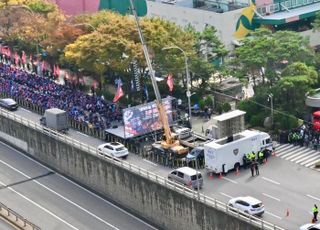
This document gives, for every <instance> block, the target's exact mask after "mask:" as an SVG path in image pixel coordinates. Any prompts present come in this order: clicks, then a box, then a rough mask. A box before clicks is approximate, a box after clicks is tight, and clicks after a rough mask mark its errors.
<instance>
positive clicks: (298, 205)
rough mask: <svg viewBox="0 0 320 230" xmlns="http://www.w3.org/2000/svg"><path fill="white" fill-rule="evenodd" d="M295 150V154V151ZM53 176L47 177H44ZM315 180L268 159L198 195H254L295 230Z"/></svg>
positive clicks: (160, 169) (211, 182) (305, 214)
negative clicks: (255, 170) (253, 170)
mask: <svg viewBox="0 0 320 230" xmlns="http://www.w3.org/2000/svg"><path fill="white" fill-rule="evenodd" d="M15 114H17V115H21V116H23V117H24V118H27V119H30V120H32V121H34V122H38V121H39V118H40V116H38V115H36V114H34V113H31V112H30V111H27V110H24V109H21V108H19V110H18V111H16V112H15ZM68 135H69V136H70V137H72V138H74V139H76V140H78V141H81V142H83V143H86V144H89V145H91V146H94V147H96V146H98V145H99V144H101V143H103V141H102V140H98V139H95V138H92V137H89V136H87V135H84V134H81V133H79V132H77V131H75V130H70V132H69V133H68ZM296 151H297V153H299V149H298V150H296ZM301 151H302V150H301ZM127 161H129V162H130V163H132V164H135V165H137V166H140V167H142V168H144V169H146V170H149V171H151V172H153V173H156V174H158V175H159V176H163V177H166V176H167V175H168V173H169V172H170V170H171V169H170V168H167V167H164V166H161V165H158V164H155V163H153V162H150V161H148V160H146V159H141V157H140V156H137V155H134V154H131V155H130V156H129V158H128V160H127ZM0 163H1V162H0ZM202 173H203V175H205V174H206V173H205V170H202ZM55 176H56V175H50V176H48V177H47V178H51V177H55ZM318 178H319V172H317V171H314V170H311V169H309V168H306V167H304V166H302V165H299V164H295V163H294V162H290V161H285V160H283V159H281V158H278V157H271V158H269V161H268V163H267V164H265V165H263V166H261V167H260V176H257V177H251V173H250V172H249V170H244V169H241V170H240V174H235V173H234V172H233V173H229V174H228V175H227V176H225V177H222V178H219V177H217V176H214V178H213V179H212V178H209V177H205V178H204V188H203V189H202V190H201V191H200V192H201V193H204V194H206V195H208V196H211V197H214V198H217V199H218V200H220V201H223V202H227V201H228V200H229V199H230V198H231V197H237V196H246V195H250V196H254V197H256V198H258V199H260V200H262V201H263V203H264V205H265V209H266V212H265V214H264V216H263V217H262V218H263V219H265V220H267V221H268V222H271V223H274V224H276V225H278V226H280V227H282V228H284V229H298V227H299V226H300V225H302V224H304V223H307V222H310V220H311V217H312V215H311V208H312V206H313V204H314V203H319V201H320V194H319V191H320V185H319V183H316V181H317V180H318ZM0 179H1V178H0ZM75 192H76V191H75ZM0 201H1V200H0ZM100 224H101V223H100Z"/></svg>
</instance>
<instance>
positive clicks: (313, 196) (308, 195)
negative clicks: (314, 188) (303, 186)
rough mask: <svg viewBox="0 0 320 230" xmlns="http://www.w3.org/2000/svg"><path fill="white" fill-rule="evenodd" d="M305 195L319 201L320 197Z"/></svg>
mask: <svg viewBox="0 0 320 230" xmlns="http://www.w3.org/2000/svg"><path fill="white" fill-rule="evenodd" d="M307 197H309V198H312V199H314V200H317V201H320V198H317V197H315V196H311V195H309V194H307Z"/></svg>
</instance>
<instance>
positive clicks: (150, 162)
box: [143, 159, 158, 166]
mask: <svg viewBox="0 0 320 230" xmlns="http://www.w3.org/2000/svg"><path fill="white" fill-rule="evenodd" d="M143 161H145V162H148V163H149V164H152V165H154V166H158V165H157V164H156V163H154V162H152V161H149V160H147V159H143Z"/></svg>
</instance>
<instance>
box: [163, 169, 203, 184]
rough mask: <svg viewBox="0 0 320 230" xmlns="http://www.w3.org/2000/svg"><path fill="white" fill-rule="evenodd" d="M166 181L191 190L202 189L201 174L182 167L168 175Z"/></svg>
mask: <svg viewBox="0 0 320 230" xmlns="http://www.w3.org/2000/svg"><path fill="white" fill-rule="evenodd" d="M168 179H169V180H172V181H175V182H178V183H181V184H183V185H186V186H190V187H192V188H195V189H196V188H198V187H199V188H202V186H203V178H202V175H201V173H200V172H199V171H198V172H197V171H196V170H194V169H193V168H189V167H182V168H177V169H175V170H173V171H171V172H170V173H169V175H168Z"/></svg>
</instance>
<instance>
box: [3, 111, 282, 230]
mask: <svg viewBox="0 0 320 230" xmlns="http://www.w3.org/2000/svg"><path fill="white" fill-rule="evenodd" d="M0 116H3V117H6V118H8V119H11V120H13V121H15V122H18V123H20V124H22V125H26V126H27V127H29V128H32V129H35V130H37V131H39V132H41V133H43V134H44V135H48V136H50V137H52V138H54V139H57V140H59V141H62V142H64V143H66V144H69V145H72V146H74V147H75V148H78V149H80V150H83V151H86V152H87V153H88V154H93V155H96V156H97V157H99V158H101V159H104V160H106V161H109V162H111V163H112V164H114V165H117V166H119V167H122V168H124V169H126V170H129V171H130V172H132V173H134V174H138V175H140V176H142V177H144V178H146V179H149V180H151V181H153V182H154V183H158V184H161V185H163V186H166V187H167V188H168V189H172V190H175V191H177V192H179V193H181V194H183V195H184V196H187V197H190V198H192V199H196V200H197V201H198V202H201V203H204V204H205V205H208V206H211V207H214V208H216V209H218V210H220V211H223V212H225V213H227V214H228V215H232V216H235V217H237V218H239V219H242V220H244V221H246V222H247V223H249V224H252V225H254V226H257V227H259V228H261V229H267V230H284V229H283V228H281V227H278V226H276V225H275V224H272V223H270V222H267V221H265V220H263V219H261V218H258V217H255V216H252V215H248V214H246V213H244V212H242V211H240V210H238V209H235V208H232V207H229V206H228V205H227V204H226V203H223V202H221V201H218V200H217V199H215V198H212V197H208V196H206V195H204V194H202V193H200V191H199V190H194V189H191V188H189V187H187V186H183V185H180V184H177V183H175V182H173V181H169V180H168V179H167V178H164V177H162V176H158V175H157V174H154V173H152V172H149V171H147V170H145V169H143V168H140V167H138V166H136V165H133V164H131V163H129V162H127V161H123V160H119V159H117V158H113V157H107V156H105V155H101V154H99V152H98V150H97V148H95V147H92V146H89V145H87V144H83V143H82V142H79V141H77V140H75V139H73V138H71V137H69V136H67V135H64V134H62V133H59V132H56V131H54V130H51V129H43V127H42V126H41V125H40V124H39V123H35V122H32V121H30V120H27V119H25V118H22V117H21V116H18V115H16V114H14V113H11V112H8V111H5V110H3V109H0Z"/></svg>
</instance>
